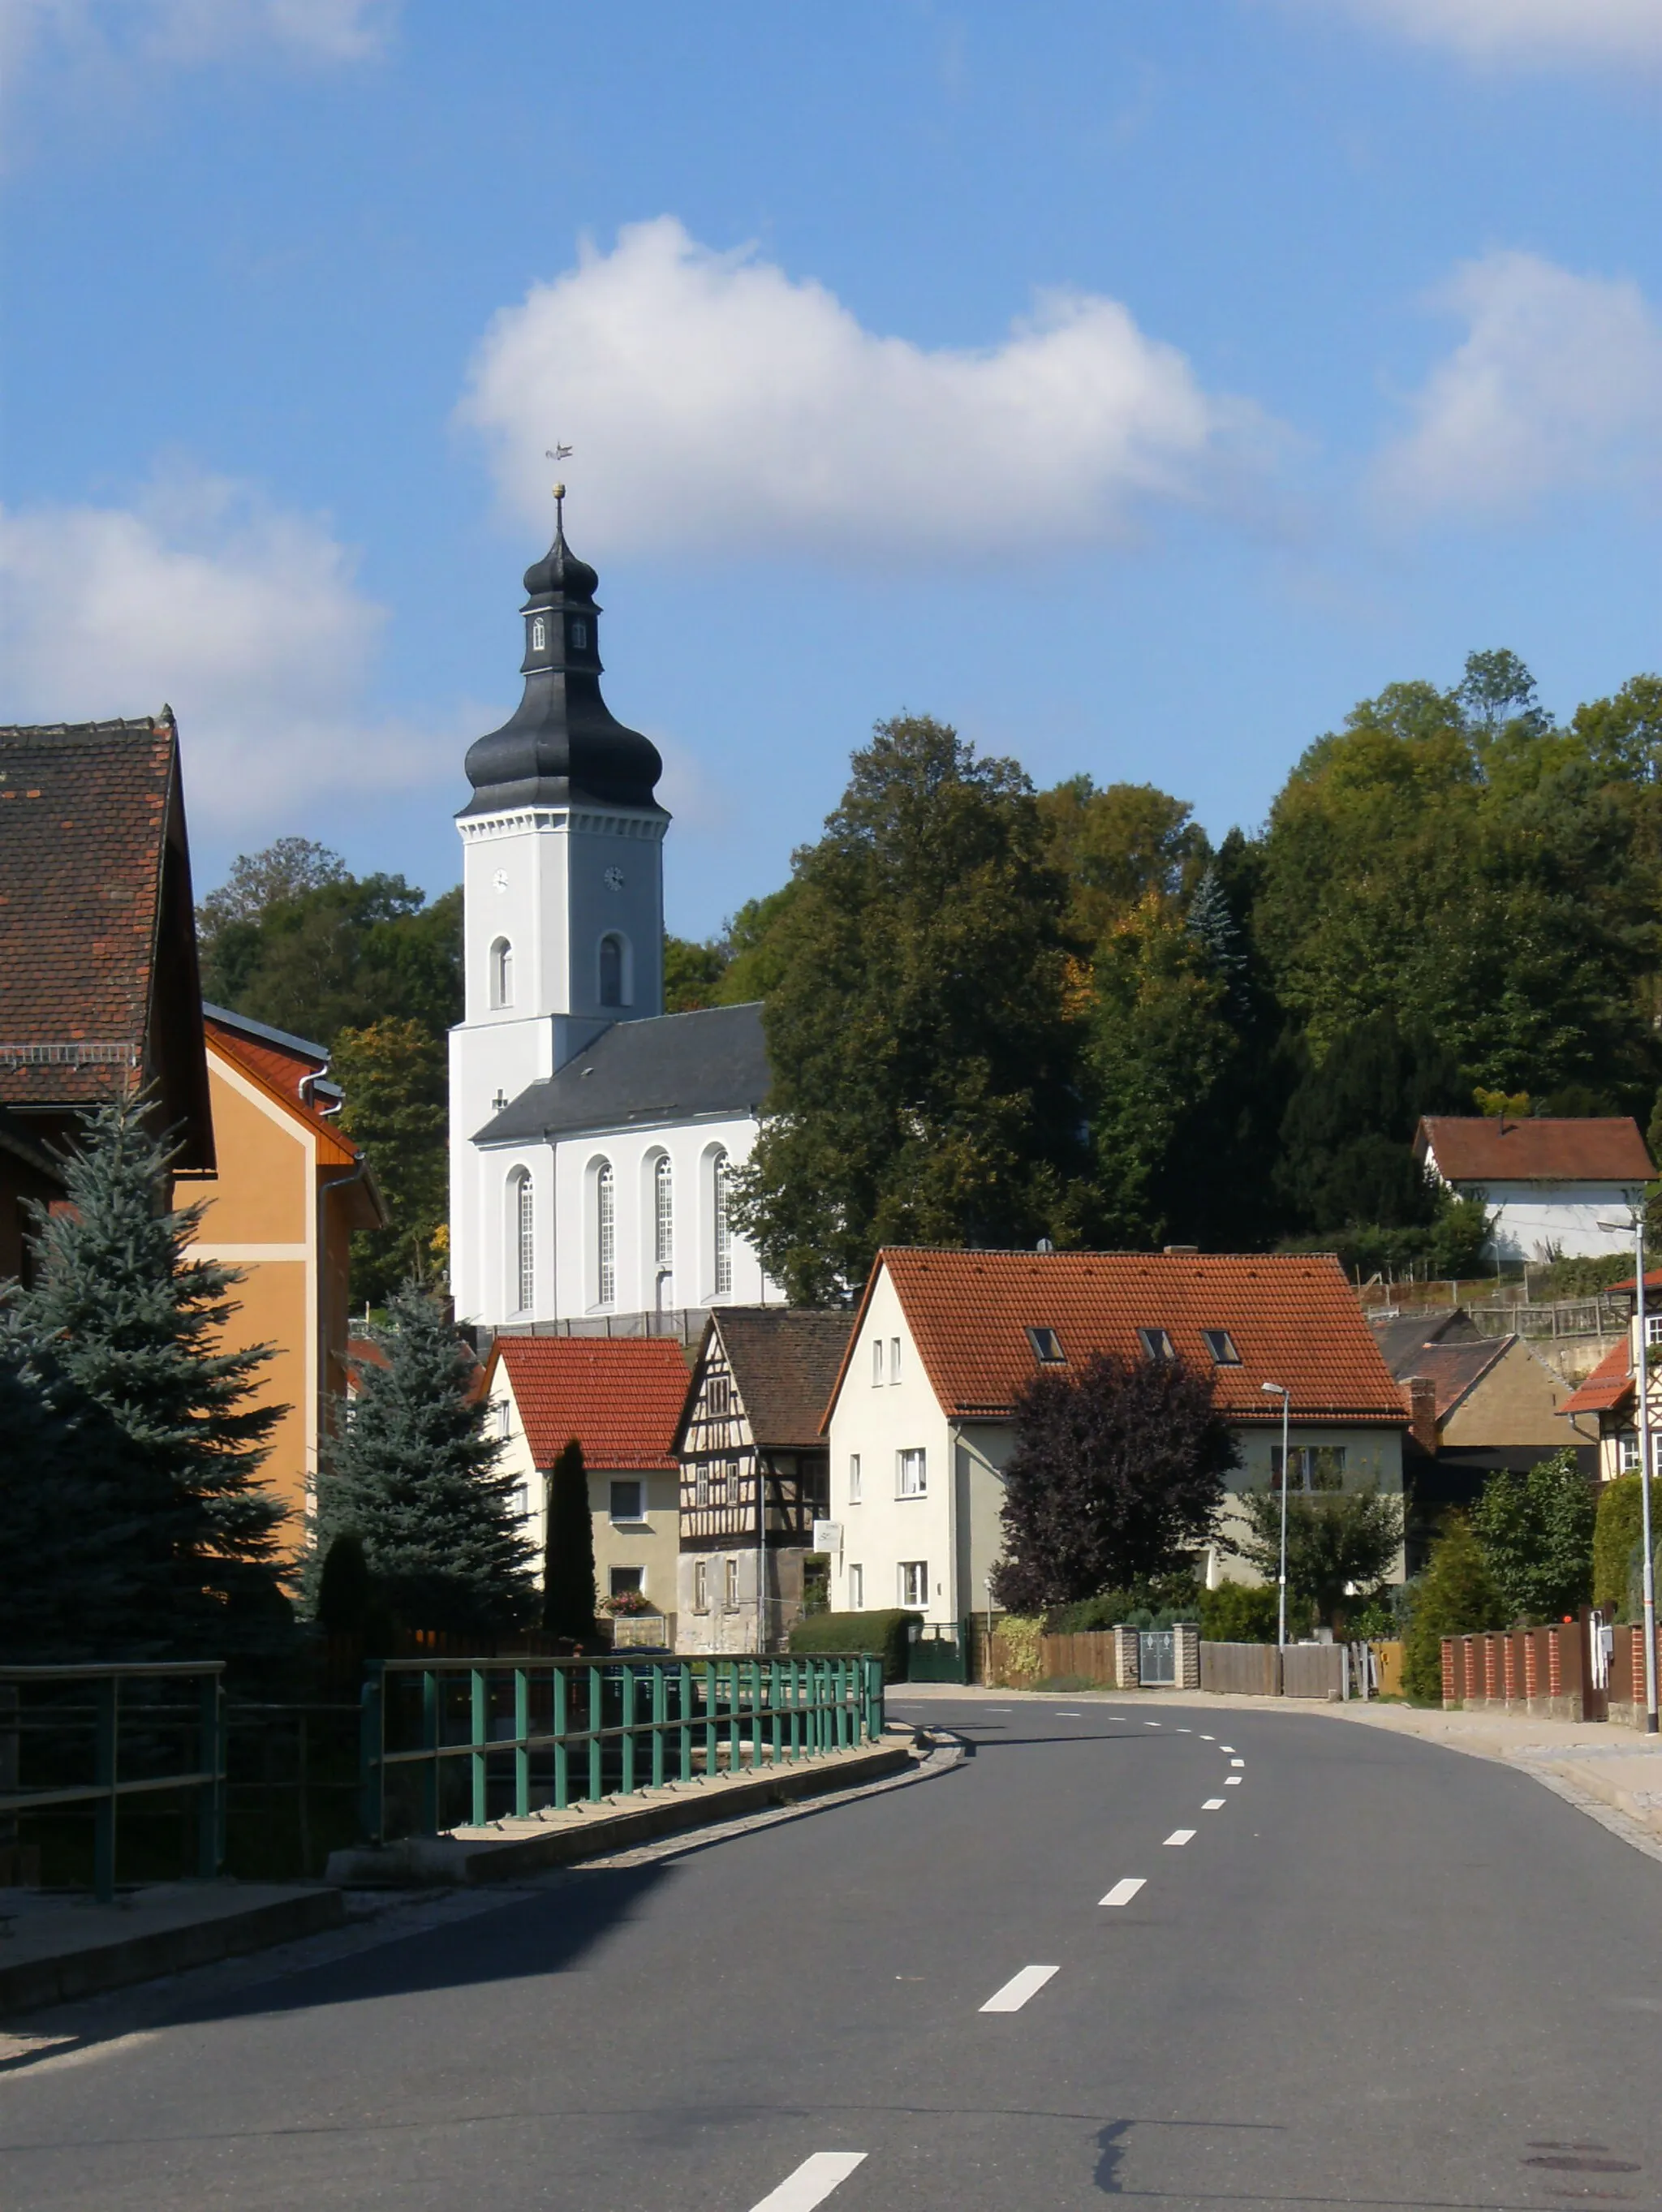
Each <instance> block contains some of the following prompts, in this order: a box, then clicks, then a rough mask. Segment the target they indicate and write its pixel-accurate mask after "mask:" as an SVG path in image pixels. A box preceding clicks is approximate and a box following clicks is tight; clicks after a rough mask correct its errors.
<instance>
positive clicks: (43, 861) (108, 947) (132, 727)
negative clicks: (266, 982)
mask: <svg viewBox="0 0 1662 2212" xmlns="http://www.w3.org/2000/svg"><path fill="white" fill-rule="evenodd" d="M135 1078H136V1079H138V1080H140V1081H144V1082H154V1083H155V1085H157V1088H158V1091H159V1093H160V1099H159V1105H160V1113H161V1118H162V1119H163V1120H164V1121H166V1122H167V1125H168V1126H169V1127H174V1128H176V1129H177V1130H178V1131H179V1133H180V1140H181V1151H180V1158H179V1164H180V1166H181V1167H183V1168H185V1169H192V1168H196V1169H202V1168H210V1167H211V1166H212V1164H213V1128H212V1121H211V1117H210V1108H209V1103H208V1070H207V1060H206V1055H205V1053H204V1047H203V1038H202V1012H201V988H200V985H199V983H198V975H197V953H196V926H195V920H194V915H193V913H192V903H191V867H190V851H189V847H188V844H187V842H186V832H185V809H184V800H183V795H182V792H181V787H180V772H179V735H178V732H177V730H176V729H175V727H174V719H173V715H172V714H171V712H170V711H169V709H167V708H165V707H164V708H162V710H161V714H159V715H155V716H154V717H153V716H150V715H148V714H147V715H143V716H141V717H139V718H137V720H125V719H124V720H110V721H102V722H72V723H63V722H57V723H50V724H45V725H40V726H9V727H4V728H0V1104H3V1105H6V1106H10V1107H14V1108H16V1109H20V1110H21V1111H23V1112H25V1113H30V1112H33V1113H43V1112H45V1113H52V1112H61V1111H65V1110H75V1109H81V1108H83V1107H87V1106H90V1105H94V1104H96V1103H99V1102H100V1100H103V1099H105V1098H107V1097H110V1096H111V1095H112V1093H113V1090H114V1088H115V1086H116V1085H117V1084H118V1083H120V1082H123V1081H130V1080H132V1079H135Z"/></svg>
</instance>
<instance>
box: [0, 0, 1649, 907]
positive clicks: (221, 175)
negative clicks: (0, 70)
mask: <svg viewBox="0 0 1662 2212" xmlns="http://www.w3.org/2000/svg"><path fill="white" fill-rule="evenodd" d="M0 61H3V64H4V70H5V77H6V81H7V84H8V87H9V92H8V103H9V104H8V107H7V109H6V111H5V113H4V133H5V155H4V168H3V173H0V191H3V194H4V203H5V218H4V254H5V265H4V300H5V307H6V314H5V325H4V328H5V332H6V336H5V338H4V342H3V376H4V385H3V399H4V415H3V481H0V496H3V501H4V509H3V517H0V572H3V573H0V588H3V594H4V605H3V608H0V678H3V682H0V717H3V718H4V719H7V720H10V719H46V718H52V719H56V718H58V717H59V716H64V717H68V718H76V717H81V716H86V715H93V714H112V713H120V712H128V713H139V712H143V711H144V710H146V709H148V708H152V707H154V706H155V705H156V704H158V703H159V702H160V700H161V698H162V697H164V696H165V697H167V699H169V700H170V701H171V702H172V703H173V705H174V708H175V709H176V710H177V712H178V714H179V717H180V727H181V730H182V732H183V735H184V740H185V744H186V774H187V780H188V781H187V793H188V797H189V802H190V805H191V810H192V836H193V842H194V845H195V848H196V853H197V866H198V879H199V881H200V883H201V884H202V885H203V886H204V887H205V886H206V885H208V884H211V883H212V882H214V881H216V880H217V878H218V876H219V874H220V873H221V872H222V868H223V866H224V864H225V862H226V861H227V860H228V858H229V857H230V856H231V855H232V854H234V853H236V852H238V851H240V850H247V849H252V848H255V847H257V846H259V845H261V844H264V843H265V842H269V841H270V840H271V838H272V837H274V836H279V835H282V834H284V833H287V832H299V833H302V834H305V835H307V836H315V837H319V838H321V839H322V840H324V841H325V842H327V843H330V844H332V845H333V846H335V847H337V848H338V849H339V850H340V851H341V852H343V853H344V854H346V856H347V858H348V859H349V860H350V861H351V863H352V864H353V865H354V866H356V867H358V868H360V869H366V868H368V867H372V866H380V867H389V868H396V869H402V870H404V871H405V872H406V873H407V874H409V875H410V876H411V878H413V879H414V880H416V881H417V882H420V883H422V884H425V885H426V886H427V887H428V888H429V890H438V889H441V888H442V887H444V886H445V885H446V884H448V883H450V882H452V881H454V879H455V878H456V876H457V874H458V872H459V871H458V866H457V852H456V841H455V836H454V829H452V827H451V820H450V817H451V816H452V814H453V813H454V809H455V807H456V806H457V805H459V804H460V801H461V799H462V798H463V797H464V796H465V786H464V784H463V783H462V781H461V777H460V763H461V757H462V754H463V752H464V750H465V749H466V744H467V742H468V740H469V739H470V738H472V736H474V735H477V734H478V732H481V731H483V730H485V729H487V728H490V727H491V726H494V725H495V724H496V722H497V721H499V720H502V718H503V717H504V715H505V714H507V713H508V711H509V710H510V708H511V707H512V705H513V703H514V699H515V698H516V697H517V696H518V680H517V677H516V675H515V672H514V671H515V669H516V666H517V660H518V653H519V644H518V636H519V630H518V623H517V622H516V619H515V610H516V608H517V606H518V605H519V599H520V592H519V588H518V586H519V575H520V571H521V569H522V568H524V567H525V566H526V565H527V562H530V561H531V560H532V559H533V558H534V557H535V556H536V555H537V554H538V553H539V551H540V550H542V547H543V545H544V544H545V542H546V539H547V536H548V532H549V516H550V509H549V501H548V496H547V484H548V481H549V478H550V475H551V471H550V470H549V468H548V466H547V465H546V463H545V461H544V459H543V451H544V448H545V447H547V446H549V445H551V444H552V443H553V442H554V441H555V439H556V438H557V437H558V438H559V439H560V440H563V441H568V442H569V443H571V444H572V445H573V446H574V447H575V448H576V451H575V455H574V457H573V459H572V460H571V461H570V462H569V464H567V465H566V466H565V469H564V471H563V473H564V474H565V475H566V477H568V479H569V484H570V487H571V497H570V503H569V509H568V518H569V527H570V535H571V538H572V539H573V542H574V544H575V545H576V546H577V548H578V550H581V552H582V553H583V554H585V555H586V556H587V557H588V558H590V559H592V560H594V561H595V562H597V563H598V564H599V566H600V568H601V572H602V574H601V598H602V600H603V603H604V604H605V605H606V609H607V615H606V623H605V626H604V629H603V634H602V635H603V649H604V652H605V654H606V661H607V665H608V670H609V674H608V678H607V696H608V698H609V700H610V702H611V703H612V708H613V710H614V712H616V713H617V714H619V715H620V716H621V717H622V718H623V719H624V720H627V721H630V722H632V723H634V724H636V726H639V727H641V728H643V729H646V730H647V731H648V732H650V733H651V734H652V735H653V736H654V738H656V739H657V741H658V742H659V744H661V747H662V749H663V750H664V752H665V755H666V759H667V775H666V780H665V785H664V796H665V798H666V800H667V804H668V805H670V806H671V807H672V809H673V811H674V813H675V815H676V817H677V822H676V827H675V829H673V832H672V834H671V837H670V841H669V845H668V848H667V879H668V896H669V915H670V921H671V926H672V927H675V928H677V929H679V930H681V931H683V932H685V933H697V934H703V933H706V932H709V931H710V930H713V929H715V927H718V926H719V924H720V922H721V918H722V916H723V915H724V914H726V913H728V912H729V911H731V910H732V908H734V906H735V905H736V904H737V903H738V902H740V900H741V899H743V898H745V897H747V896H752V895H753V894H756V893H759V892H762V891H765V890H769V889H770V888H772V887H773V886H774V885H775V884H777V883H778V882H779V881H781V880H782V878H783V876H784V873H785V872H786V870H787V867H788V858H789V854H790V850H791V848H792V847H793V846H794V845H795V844H797V843H799V842H802V841H804V840H806V839H809V838H811V837H812V836H813V835H814V834H815V833H816V830H817V829H818V825H819V822H820V820H821V818H822V817H823V816H824V814H825V811H826V810H827V809H828V808H829V807H830V806H831V805H832V804H834V802H835V800H836V798H837V793H838V791H839V790H840V788H841V785H842V781H843V771H844V768H845V765H846V761H847V757H848V753H849V750H850V748H851V747H852V746H853V745H855V744H857V743H859V742H860V740H861V738H862V736H863V735H864V733H865V732H866V731H867V730H868V728H869V726H870V724H871V723H872V721H873V720H874V719H875V718H877V717H879V716H880V715H885V714H892V713H894V712H897V711H900V710H902V709H910V710H912V711H918V712H923V711H927V712H932V713H934V714H941V715H942V716H945V717H947V718H949V719H951V720H953V721H955V722H956V723H957V724H958V725H959V727H960V728H961V729H962V730H964V731H965V733H966V734H968V735H969V736H971V737H972V738H974V739H975V740H976V741H977V744H982V745H983V746H985V747H988V748H989V749H994V750H1008V751H1013V752H1014V753H1015V754H1017V755H1018V756H1019V757H1020V758H1021V759H1022V760H1023V761H1024V763H1026V766H1027V767H1028V769H1030V771H1031V772H1032V774H1033V775H1034V776H1035V777H1036V778H1037V779H1038V780H1039V781H1050V780H1053V779H1055V778H1056V777H1058V776H1061V775H1068V774H1072V773H1075V772H1077V771H1081V770H1083V771H1085V772H1087V773H1089V774H1090V775H1093V776H1094V777H1095V778H1096V779H1097V780H1098V781H1111V780H1114V779H1118V778H1128V779H1131V780H1135V781H1154V782H1156V783H1159V784H1160V785H1161V786H1163V787H1165V788H1166V789H1168V790H1171V791H1173V792H1176V793H1178V794H1179V795H1180V796H1181V797H1183V798H1184V799H1188V800H1190V802H1191V803H1192V804H1193V805H1194V807H1195V810H1196V813H1197V815H1198V816H1199V817H1200V818H1201V820H1202V822H1204V823H1205V824H1206V825H1207V827H1208V829H1210V830H1211V831H1212V832H1213V833H1214V834H1215V835H1216V836H1221V834H1222V833H1223V831H1224V830H1226V829H1227V828H1228V827H1229V825H1230V824H1231V823H1233V822H1237V821H1239V822H1241V823H1245V824H1248V825H1251V824H1254V823H1257V822H1259V821H1260V820H1261V819H1262V818H1263V814H1264V812H1265V810H1266V808H1267V806H1268V805H1269V801H1270V799H1271V798H1272V797H1273V795H1274V793H1275V790H1276V788H1277V787H1278V786H1279V784H1280V783H1281V781H1282V778H1283V777H1284V775H1286V772H1287V770H1288V767H1289V766H1290V765H1291V763H1293V761H1294V759H1295V758H1296V757H1297V756H1298V754H1299V753H1300V750H1302V749H1303V747H1304V746H1305V745H1306V744H1307V743H1308V742H1309V740H1310V739H1311V738H1312V737H1314V736H1315V735H1317V734H1318V733H1319V732H1321V731H1323V730H1324V729H1327V728H1330V727H1332V726H1335V725H1336V723H1337V722H1338V721H1339V720H1340V719H1341V718H1342V715H1343V714H1344V713H1345V712H1346V710H1347V709H1348V707H1349V706H1350V705H1351V704H1352V703H1353V702H1355V700H1356V699H1358V698H1359V697H1361V696H1366V695H1367V694H1370V693H1372V692H1373V691H1375V690H1378V689H1379V687H1380V686H1381V685H1382V684H1385V683H1387V682H1389V681H1391V679H1393V678H1399V677H1409V676H1426V677H1428V678H1433V679H1434V680H1436V681H1439V682H1452V681H1453V680H1454V679H1455V678H1457V677H1458V672H1459V669H1460V665H1461V662H1462V659H1463V658H1464V654H1465V653H1466V652H1467V650H1468V649H1470V647H1489V646H1497V645H1505V646H1509V647H1512V648H1513V649H1514V650H1515V651H1517V652H1519V653H1522V654H1523V656H1524V658H1525V659H1526V660H1527V661H1528V662H1529V664H1530V665H1531V667H1532V668H1533V669H1534V671H1535V672H1536V674H1537V678H1538V679H1539V681H1540V684H1541V687H1542V691H1543V697H1544V698H1545V700H1546V702H1547V703H1548V704H1549V705H1550V706H1552V707H1553V708H1555V709H1557V710H1559V711H1561V712H1562V711H1567V710H1568V709H1569V708H1572V707H1573V706H1574V703H1575V702H1576V701H1577V700H1578V699H1580V698H1582V697H1586V696H1597V695H1598V694H1599V693H1601V692H1604V691H1608V690H1612V689H1614V688H1615V687H1616V685H1618V684H1621V683H1622V681H1623V680H1624V679H1625V678H1627V677H1628V676H1629V675H1631V674H1633V673H1634V672H1635V671H1637V670H1639V669H1641V668H1655V667H1657V666H1658V665H1662V641H1659V635H1658V611H1659V610H1658V593H1657V579H1658V553H1659V550H1662V548H1659V539H1662V528H1659V520H1662V265H1659V264H1662V223H1659V220H1658V217H1659V213H1662V151H1659V149H1662V131H1659V127H1658V126H1659V122H1662V0H1177V4H1168V5H1166V6H1162V7H1158V8H1150V7H1148V5H1147V4H1145V0H1083V4H1077V5H1075V4H1062V0H1056V4H1041V5H1034V6H1031V7H1027V8H1024V9H1009V8H1008V7H995V6H992V5H990V4H989V5H970V6H964V5H956V6H954V5H947V4H922V3H921V0H843V4H841V5H839V6H838V7H837V9H807V8H806V7H794V8H781V7H779V6H778V5H777V4H776V0H770V4H743V0H733V3H732V4H728V5H724V6H723V7H721V8H720V9H701V10H691V9H686V8H685V7H679V6H670V5H655V4H644V0H643V3H642V4H636V5H632V6H630V7H627V8H618V9H606V10H594V11H589V13H588V15H587V17H580V16H579V15H575V13H573V12H572V11H568V10H557V9H540V8H539V9H527V7H525V6H524V5H522V4H521V5H515V6H510V5H508V4H506V0H471V4H470V5H469V6H467V7H466V9H462V8H458V7H456V6H454V4H446V0H405V5H403V6H401V7H399V6H396V5H390V4H389V5H374V4H362V0H119V4H117V3H116V0H0Z"/></svg>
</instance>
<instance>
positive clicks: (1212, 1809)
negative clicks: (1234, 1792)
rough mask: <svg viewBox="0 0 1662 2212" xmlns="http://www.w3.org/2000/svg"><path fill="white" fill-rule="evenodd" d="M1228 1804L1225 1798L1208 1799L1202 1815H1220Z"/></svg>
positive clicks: (1203, 1806) (1202, 1808)
mask: <svg viewBox="0 0 1662 2212" xmlns="http://www.w3.org/2000/svg"><path fill="white" fill-rule="evenodd" d="M1227 1802H1229V1801H1228V1800H1227V1798H1225V1797H1208V1799H1207V1801H1206V1802H1205V1803H1204V1804H1203V1805H1202V1807H1201V1810H1202V1813H1221V1811H1222V1810H1223V1808H1224V1807H1225V1805H1226V1804H1227Z"/></svg>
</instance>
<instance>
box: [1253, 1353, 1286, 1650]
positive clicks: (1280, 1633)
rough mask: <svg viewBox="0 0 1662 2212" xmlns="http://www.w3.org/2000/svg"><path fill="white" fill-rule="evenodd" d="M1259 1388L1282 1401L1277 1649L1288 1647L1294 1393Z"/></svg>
mask: <svg viewBox="0 0 1662 2212" xmlns="http://www.w3.org/2000/svg"><path fill="white" fill-rule="evenodd" d="M1258 1388H1259V1389H1261V1390H1267V1391H1268V1392H1269V1395H1270V1396H1271V1397H1272V1398H1274V1397H1279V1398H1280V1399H1281V1401H1282V1559H1281V1574H1280V1577H1278V1580H1279V1583H1280V1593H1279V1596H1278V1598H1277V1601H1276V1607H1275V1649H1276V1650H1278V1651H1285V1650H1286V1649H1287V1486H1288V1482H1289V1481H1290V1480H1292V1475H1293V1468H1292V1454H1291V1453H1290V1452H1289V1451H1288V1448H1287V1428H1288V1421H1289V1419H1291V1417H1292V1407H1293V1394H1292V1392H1291V1391H1290V1390H1289V1389H1288V1388H1287V1387H1286V1385H1285V1384H1284V1383H1259V1385H1258Z"/></svg>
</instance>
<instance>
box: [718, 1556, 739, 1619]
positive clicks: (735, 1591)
mask: <svg viewBox="0 0 1662 2212" xmlns="http://www.w3.org/2000/svg"><path fill="white" fill-rule="evenodd" d="M722 1564H723V1565H724V1566H725V1567H726V1568H727V1571H728V1577H727V1606H728V1612H729V1613H731V1612H733V1611H734V1608H735V1607H736V1606H737V1605H738V1603H739V1562H738V1560H737V1559H727V1560H724V1561H723V1562H722Z"/></svg>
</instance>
